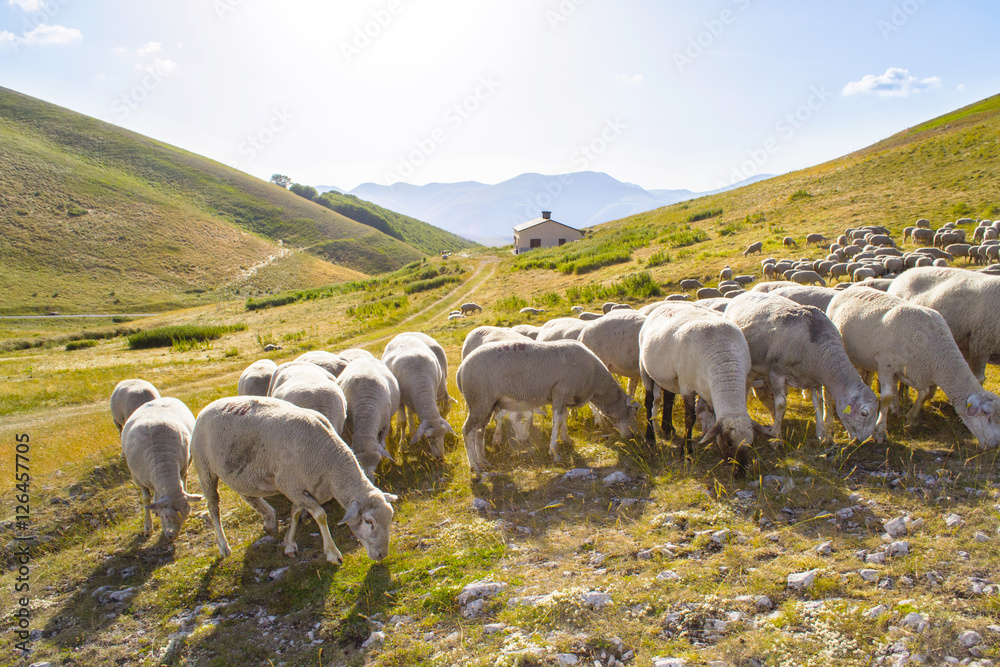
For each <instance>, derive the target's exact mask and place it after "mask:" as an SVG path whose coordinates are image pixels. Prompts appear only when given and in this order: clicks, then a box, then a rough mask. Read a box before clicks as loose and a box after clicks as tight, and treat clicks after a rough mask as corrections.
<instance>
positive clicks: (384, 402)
mask: <svg viewBox="0 0 1000 667" xmlns="http://www.w3.org/2000/svg"><path fill="white" fill-rule="evenodd" d="M337 384H339V385H340V388H341V389H343V390H344V396H346V397H347V419H346V421H345V422H344V434H345V435H346V436H347V437H346V438H344V439H345V440H347V441H348V444H350V446H351V449H352V450H353V451H354V454H355V455H356V456H357V458H358V463H359V464H361V468H362V469H363V470H364V471H365V474H367V475H368V477H369V478H373V477H374V475H375V468H376V467H378V464H379V462H380V461H381V460H382V459H383V458H386V459H390V460H392V457H391V456H390V455H389V450H388V449H386V438H388V437H389V428H390V426H389V425H390V422H391V421H392V416H393V415H394V414H396V412H397V411H398V410H399V383H398V382H397V381H396V376H394V375H393V374H392V372H391V371H390V370H389V369H388V368H386V366H385V364H384V363H382V361H381V360H379V359H364V358H361V359H355V360H354V361H352V362H351V363H349V364H347V368H345V369H344V372H343V373H341V374H340V377H338V378H337Z"/></svg>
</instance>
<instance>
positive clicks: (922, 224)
mask: <svg viewBox="0 0 1000 667" xmlns="http://www.w3.org/2000/svg"><path fill="white" fill-rule="evenodd" d="M913 224H914V225H916V226H917V227H918V228H920V229H930V228H931V221H930V220H928V219H926V218H920V219H919V220H917V221H916V222H915V223H913Z"/></svg>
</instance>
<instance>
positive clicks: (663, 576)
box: [656, 570, 681, 581]
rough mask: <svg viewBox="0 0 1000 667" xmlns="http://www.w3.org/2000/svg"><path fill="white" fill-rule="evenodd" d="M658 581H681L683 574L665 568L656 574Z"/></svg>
mask: <svg viewBox="0 0 1000 667" xmlns="http://www.w3.org/2000/svg"><path fill="white" fill-rule="evenodd" d="M656 580H657V581H680V580H681V575H679V574H677V573H676V572H674V571H673V570H664V571H663V572H660V573H659V574H658V575H656Z"/></svg>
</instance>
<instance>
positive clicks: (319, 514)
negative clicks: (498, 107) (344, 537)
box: [304, 497, 344, 565]
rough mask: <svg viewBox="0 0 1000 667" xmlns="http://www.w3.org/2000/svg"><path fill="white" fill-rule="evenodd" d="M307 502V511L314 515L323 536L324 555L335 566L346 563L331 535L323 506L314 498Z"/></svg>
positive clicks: (308, 499)
mask: <svg viewBox="0 0 1000 667" xmlns="http://www.w3.org/2000/svg"><path fill="white" fill-rule="evenodd" d="M305 500H306V503H304V504H305V509H306V511H307V512H309V514H311V515H312V518H313V520H314V521H315V522H316V525H317V526H319V534H320V535H322V536H323V553H325V554H326V559H327V560H328V561H329V562H331V563H333V564H334V565H340V564H341V563H343V562H344V555H343V554H342V553H340V549H338V548H337V545H336V544H334V543H333V536H332V535H330V526H329V524H327V521H326V512H324V511H323V506H322V505H320V504H319V503H318V502H316V501H315V500H314V499H313V498H312V497H309V498H307V499H305Z"/></svg>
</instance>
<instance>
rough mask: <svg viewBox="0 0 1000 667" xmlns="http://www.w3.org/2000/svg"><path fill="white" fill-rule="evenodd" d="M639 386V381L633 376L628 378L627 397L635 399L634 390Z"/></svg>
mask: <svg viewBox="0 0 1000 667" xmlns="http://www.w3.org/2000/svg"><path fill="white" fill-rule="evenodd" d="M638 388H639V381H638V380H636V379H635V378H629V379H628V397H629V398H630V399H632V400H635V390H636V389H638Z"/></svg>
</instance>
